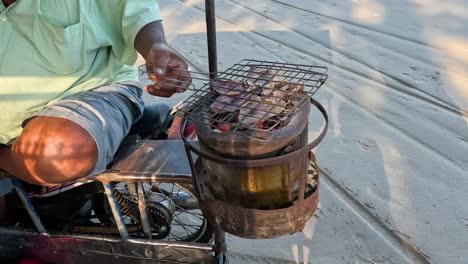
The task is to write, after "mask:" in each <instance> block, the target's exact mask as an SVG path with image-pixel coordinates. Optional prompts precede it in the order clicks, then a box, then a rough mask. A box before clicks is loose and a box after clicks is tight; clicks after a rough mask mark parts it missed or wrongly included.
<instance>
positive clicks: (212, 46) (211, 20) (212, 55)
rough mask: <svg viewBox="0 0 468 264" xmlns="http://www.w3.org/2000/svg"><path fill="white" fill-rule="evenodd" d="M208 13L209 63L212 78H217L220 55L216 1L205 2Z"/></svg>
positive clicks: (207, 0)
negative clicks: (217, 37) (218, 53)
mask: <svg viewBox="0 0 468 264" xmlns="http://www.w3.org/2000/svg"><path fill="white" fill-rule="evenodd" d="M205 13H206V33H207V40H208V63H209V67H210V68H209V70H210V73H211V74H210V78H211V79H214V78H216V73H217V72H218V55H217V48H216V15H215V0H205Z"/></svg>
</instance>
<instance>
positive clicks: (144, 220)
mask: <svg viewBox="0 0 468 264" xmlns="http://www.w3.org/2000/svg"><path fill="white" fill-rule="evenodd" d="M127 184H128V183H127ZM136 187H137V192H138V210H139V211H140V218H141V224H142V225H143V233H145V235H146V236H147V237H148V238H149V239H151V238H152V236H151V227H150V224H149V219H148V213H147V211H146V201H145V190H143V183H141V182H138V183H136Z"/></svg>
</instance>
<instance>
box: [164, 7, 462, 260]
mask: <svg viewBox="0 0 468 264" xmlns="http://www.w3.org/2000/svg"><path fill="white" fill-rule="evenodd" d="M159 2H160V5H161V7H162V15H163V18H164V20H165V21H164V24H165V27H166V31H167V35H168V39H169V42H170V44H171V45H172V46H173V47H174V48H176V49H177V50H179V51H180V52H181V53H182V54H184V55H185V56H186V57H187V59H188V60H189V61H191V63H192V65H193V68H194V69H196V70H202V71H207V52H206V35H205V24H204V12H203V8H204V3H203V1H201V0H185V1H183V0H160V1H159ZM216 4H217V16H218V20H217V23H218V32H219V33H218V49H219V50H218V52H219V65H220V68H221V70H222V69H226V68H227V67H229V66H230V65H232V64H233V63H236V62H238V61H240V60H241V59H243V58H256V59H264V60H278V61H286V62H291V63H304V64H317V65H323V66H327V67H329V76H330V77H329V81H328V82H327V83H326V85H325V86H324V87H323V88H322V89H321V90H320V91H319V92H318V93H317V95H316V98H317V99H318V100H319V101H320V102H321V103H323V104H324V105H325V106H326V108H327V110H328V112H329V114H330V116H331V127H330V130H329V133H328V135H327V138H326V139H325V141H324V143H322V144H321V145H320V146H319V148H318V149H317V155H318V160H319V165H320V166H321V168H322V175H321V177H322V178H321V179H322V183H323V184H322V185H321V197H320V199H321V205H320V207H321V208H320V210H318V212H317V213H316V215H315V216H314V217H313V218H312V219H311V220H310V221H309V223H308V224H307V226H306V228H305V230H304V231H303V232H301V233H297V234H295V235H291V236H287V237H283V238H279V239H274V240H260V241H253V240H246V239H240V238H236V237H229V242H230V250H231V251H232V252H239V253H243V254H249V255H254V256H268V257H274V258H278V259H284V260H291V261H293V262H310V263H468V205H467V200H468V193H467V191H466V190H467V186H468V128H467V124H468V118H467V113H468V88H467V87H466V85H465V83H466V82H467V81H468V77H467V76H468V75H467V73H468V27H466V25H468V1H467V0H458V1H457V0H448V1H433V0H424V1H423V0H392V1H383V0H380V1H379V0H352V1H351V0H346V1H333V0H320V1H306V0H288V1H286V0H259V1H253V0H218V1H216ZM183 97H184V95H181V96H178V97H176V98H174V99H172V100H171V102H176V101H178V100H180V99H181V98H183ZM311 121H312V122H311V126H313V127H315V128H316V130H318V129H319V128H320V125H319V123H318V122H319V121H316V120H314V119H312V120H311ZM314 124H315V125H316V126H314ZM311 133H312V134H313V131H312V132H311ZM265 263H266V262H265Z"/></svg>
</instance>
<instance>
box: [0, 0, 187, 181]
mask: <svg viewBox="0 0 468 264" xmlns="http://www.w3.org/2000/svg"><path fill="white" fill-rule="evenodd" d="M137 51H138V52H139V53H140V54H141V55H142V56H143V57H144V58H145V59H146V65H147V70H148V71H149V72H150V73H152V74H151V76H152V79H153V80H154V84H153V85H150V86H147V87H146V91H147V92H149V93H150V94H152V95H155V96H162V97H169V96H171V95H172V94H174V93H176V92H181V91H182V90H183V89H181V87H182V88H184V87H183V86H184V85H185V86H188V84H189V83H190V82H191V79H190V76H189V74H188V73H187V71H184V70H186V69H187V68H188V67H187V63H186V62H185V61H184V60H183V59H182V58H181V57H179V56H178V55H177V53H176V52H174V51H173V50H172V49H171V48H169V47H168V46H167V44H166V41H165V37H164V31H163V28H162V25H161V18H160V14H159V7H158V4H157V2H156V0H106V1H81V0H34V1H29V0H16V1H15V0H0V170H2V171H6V172H8V173H9V174H11V175H14V176H15V177H17V178H19V179H21V180H23V181H26V182H29V183H33V184H41V185H55V184H60V183H64V182H69V181H73V180H76V179H78V178H81V177H85V176H87V175H90V174H96V173H99V172H102V171H103V170H105V168H106V165H107V164H108V163H109V162H111V160H112V156H113V155H114V154H115V152H116V151H117V148H118V146H119V144H120V142H121V141H122V139H123V138H124V137H125V136H126V135H127V133H128V132H129V130H130V127H131V125H132V124H133V123H135V121H137V120H138V119H139V118H140V117H141V115H142V111H143V102H142V100H141V94H142V89H141V87H140V85H139V83H138V78H137V72H136V69H135V68H134V67H133V66H132V65H133V64H134V63H135V61H136V58H137ZM176 87H179V88H177V89H176Z"/></svg>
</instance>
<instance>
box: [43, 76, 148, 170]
mask: <svg viewBox="0 0 468 264" xmlns="http://www.w3.org/2000/svg"><path fill="white" fill-rule="evenodd" d="M142 93H143V89H142V86H141V85H140V84H139V83H137V82H125V83H117V84H111V85H106V86H101V87H99V88H97V89H94V90H91V91H85V92H80V93H77V94H74V95H71V96H69V97H66V98H64V99H62V100H60V101H58V102H57V103H54V104H53V105H50V106H47V107H46V108H44V109H42V110H41V111H39V112H37V113H36V114H35V115H34V116H49V117H59V118H64V119H68V120H70V121H72V122H73V123H76V124H78V125H80V126H81V127H83V128H84V129H86V130H87V131H88V132H89V133H90V134H91V135H92V136H93V138H94V140H95V141H96V144H97V148H98V160H97V163H96V167H95V168H94V170H93V171H92V173H91V175H96V174H99V173H101V172H103V171H105V170H106V167H107V165H108V164H109V163H111V161H112V159H113V157H114V155H115V153H116V152H117V150H118V148H119V146H120V144H121V142H122V140H123V139H124V138H125V137H126V136H127V134H128V133H129V131H130V128H131V126H132V125H133V124H134V123H135V122H136V121H138V119H140V118H141V116H142V115H143V109H144V103H143V100H142V98H141V96H142Z"/></svg>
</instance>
